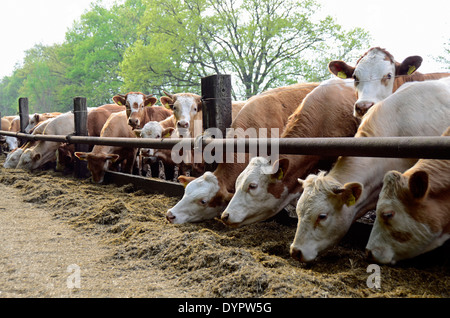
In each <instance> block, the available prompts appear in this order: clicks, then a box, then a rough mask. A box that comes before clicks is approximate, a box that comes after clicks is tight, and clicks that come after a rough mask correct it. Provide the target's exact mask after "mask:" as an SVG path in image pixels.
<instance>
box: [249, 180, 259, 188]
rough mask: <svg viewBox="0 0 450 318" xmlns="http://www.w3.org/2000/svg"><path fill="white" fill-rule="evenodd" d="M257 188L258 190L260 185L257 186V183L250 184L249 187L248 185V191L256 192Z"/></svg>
mask: <svg viewBox="0 0 450 318" xmlns="http://www.w3.org/2000/svg"><path fill="white" fill-rule="evenodd" d="M256 188H258V184H256V183H254V182H253V183H250V184H249V185H248V189H249V190H255V189H256Z"/></svg>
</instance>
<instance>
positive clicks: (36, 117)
mask: <svg viewBox="0 0 450 318" xmlns="http://www.w3.org/2000/svg"><path fill="white" fill-rule="evenodd" d="M39 116H40V115H39V114H38V113H35V114H34V115H30V120H29V121H28V126H27V127H25V133H27V134H29V133H30V131H31V130H32V129H33V128H34V127H35V126H36V125H37V124H39V121H40V118H39Z"/></svg>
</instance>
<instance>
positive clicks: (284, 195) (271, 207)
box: [222, 157, 293, 226]
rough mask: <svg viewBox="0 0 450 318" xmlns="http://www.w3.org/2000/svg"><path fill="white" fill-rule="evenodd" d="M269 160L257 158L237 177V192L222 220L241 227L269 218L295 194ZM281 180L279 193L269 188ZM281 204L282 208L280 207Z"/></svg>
mask: <svg viewBox="0 0 450 318" xmlns="http://www.w3.org/2000/svg"><path fill="white" fill-rule="evenodd" d="M273 170H274V169H273V167H272V164H271V163H270V161H269V160H267V159H266V158H263V157H255V158H252V160H250V162H249V164H248V166H247V167H246V168H245V169H244V171H243V172H242V173H241V174H240V175H239V177H238V178H237V179H236V193H235V194H234V196H233V198H232V199H231V201H230V203H229V204H228V206H227V208H226V209H225V211H224V212H223V213H222V221H223V222H224V223H225V224H227V225H230V226H242V225H245V224H251V223H255V222H260V221H264V220H267V219H269V218H270V217H272V216H274V215H275V214H277V213H278V212H279V211H280V209H281V208H282V207H283V206H284V205H283V203H284V202H286V201H287V202H290V201H291V200H292V199H293V197H291V196H289V195H288V190H287V188H286V187H284V186H283V185H282V184H281V183H282V182H281V180H278V178H277V177H276V176H277V175H279V174H277V173H275V174H273V173H269V172H272V171H273ZM277 182H279V183H280V186H279V187H278V188H279V189H280V190H279V192H281V193H279V195H277V196H275V195H274V194H273V193H270V187H271V186H273V185H274V184H275V183H277ZM280 207H281V208H280Z"/></svg>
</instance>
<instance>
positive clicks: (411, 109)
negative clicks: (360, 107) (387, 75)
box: [290, 78, 450, 262]
mask: <svg viewBox="0 0 450 318" xmlns="http://www.w3.org/2000/svg"><path fill="white" fill-rule="evenodd" d="M430 105H433V111H430ZM448 118H450V78H445V79H441V80H436V81H425V82H411V83H407V84H404V85H403V86H402V87H401V88H400V89H399V90H397V92H396V93H394V94H393V95H391V96H389V97H388V98H386V99H385V100H383V101H381V102H379V103H377V104H375V105H374V106H373V107H372V108H371V109H370V110H369V111H368V112H367V114H366V115H364V118H363V120H362V122H361V125H360V126H359V128H358V131H357V133H356V134H355V137H356V138H366V137H390V136H400V137H401V136H439V135H441V133H442V131H443V130H444V129H445V128H446V127H447V126H448ZM416 161H417V160H415V159H399V158H372V157H347V156H345V157H339V159H338V160H337V161H336V164H335V165H334V166H333V168H332V169H331V170H330V171H329V173H328V174H326V173H325V172H320V173H319V174H318V175H314V174H311V175H309V176H308V177H307V178H306V180H301V179H299V183H300V184H301V185H302V187H303V193H302V195H301V196H300V199H299V200H298V204H297V209H296V211H297V215H298V224H297V232H296V234H295V239H294V241H293V243H292V244H291V248H290V253H291V256H292V257H293V258H294V259H297V260H299V261H302V262H310V261H313V260H314V259H315V258H316V257H317V256H318V255H319V254H320V253H322V252H323V251H325V250H326V249H328V248H330V247H332V246H333V245H336V244H337V243H338V242H339V241H340V240H341V239H342V237H343V236H344V235H345V234H346V233H347V231H348V229H349V228H350V226H351V225H352V223H353V222H354V221H356V220H357V219H358V218H360V217H361V216H363V215H364V214H365V213H366V212H367V211H369V210H373V209H375V207H376V203H377V198H378V194H379V192H380V190H381V187H382V183H383V176H384V174H385V173H386V172H387V171H389V170H397V171H405V170H406V169H408V168H410V167H411V166H412V165H414V164H415V163H416Z"/></svg>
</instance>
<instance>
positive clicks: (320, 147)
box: [0, 131, 450, 159]
mask: <svg viewBox="0 0 450 318" xmlns="http://www.w3.org/2000/svg"><path fill="white" fill-rule="evenodd" d="M0 134H2V135H6V136H13V137H19V138H24V139H28V140H47V141H57V142H69V143H83V144H90V145H96V144H98V145H109V146H127V147H136V148H156V149H171V148H172V147H174V146H175V145H178V144H179V143H181V144H179V145H178V146H182V147H194V144H195V139H193V138H181V139H178V138H177V139H172V138H170V139H142V138H106V137H79V136H72V135H69V136H54V135H50V136H47V135H28V134H22V133H16V132H8V131H0ZM201 141H202V143H203V146H206V145H210V146H211V147H216V148H218V149H219V148H220V147H223V148H225V147H226V146H227V145H228V147H229V148H225V149H227V151H228V150H229V149H234V151H235V152H249V150H250V148H252V147H255V146H258V144H262V145H266V144H267V147H268V149H270V148H271V146H272V142H276V143H277V144H278V146H279V148H278V150H279V153H280V154H297V155H327V156H335V155H338V156H355V157H383V158H425V159H450V137H447V136H430V137H421V136H414V137H364V138H280V139H275V138H274V139H271V138H259V139H258V138H249V139H203V140H201Z"/></svg>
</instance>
